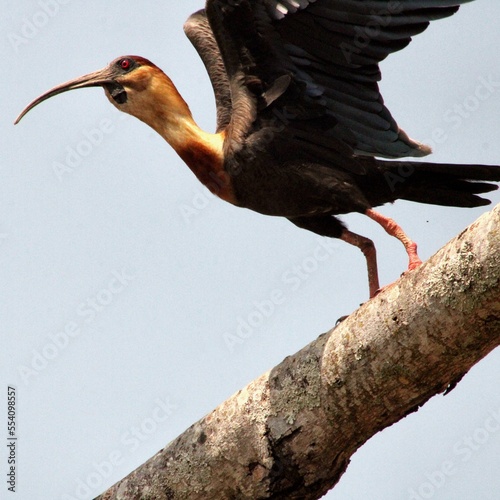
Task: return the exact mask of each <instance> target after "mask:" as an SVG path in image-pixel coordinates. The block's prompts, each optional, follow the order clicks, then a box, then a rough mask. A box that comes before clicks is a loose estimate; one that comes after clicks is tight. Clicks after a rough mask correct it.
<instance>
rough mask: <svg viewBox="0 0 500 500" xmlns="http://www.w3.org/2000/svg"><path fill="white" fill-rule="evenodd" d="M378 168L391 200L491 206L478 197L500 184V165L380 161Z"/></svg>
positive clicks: (459, 205)
mask: <svg viewBox="0 0 500 500" xmlns="http://www.w3.org/2000/svg"><path fill="white" fill-rule="evenodd" d="M377 166H378V167H379V171H381V173H382V175H383V178H384V183H386V184H387V185H386V186H385V187H386V188H389V192H390V193H391V194H390V196H391V198H392V199H391V200H390V201H394V200H397V199H404V200H410V201H416V202H419V203H430V204H432V205H445V206H452V207H478V206H481V205H488V204H489V203H491V202H490V200H488V199H486V198H482V197H481V196H478V195H479V194H482V193H488V192H490V191H494V190H495V189H497V188H498V186H497V185H496V184H492V182H500V166H496V165H456V164H447V163H427V162H416V161H385V160H377ZM485 181H488V182H485ZM387 194H388V193H387ZM387 201H389V200H387Z"/></svg>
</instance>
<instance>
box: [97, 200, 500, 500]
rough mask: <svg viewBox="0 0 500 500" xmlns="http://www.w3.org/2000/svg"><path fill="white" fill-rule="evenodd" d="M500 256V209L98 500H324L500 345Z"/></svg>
mask: <svg viewBox="0 0 500 500" xmlns="http://www.w3.org/2000/svg"><path fill="white" fill-rule="evenodd" d="M499 255H500V205H499V206H497V207H496V208H495V209H494V210H493V211H492V212H489V213H487V214H484V215H483V216H482V217H480V218H479V219H478V220H477V221H476V222H474V223H473V224H472V225H471V226H469V227H468V228H467V229H466V230H464V231H463V232H462V233H461V234H459V235H458V236H457V237H456V238H454V239H453V240H452V241H451V242H449V243H448V244H447V245H446V246H445V247H444V248H442V249H441V250H440V251H439V252H438V253H437V254H436V255H434V256H433V257H432V258H431V259H429V261H427V262H426V263H424V265H423V266H421V267H420V268H419V269H418V270H416V271H412V272H409V273H407V274H406V275H405V276H404V277H403V278H401V279H400V280H399V281H398V282H397V283H396V284H394V285H393V286H390V287H388V288H387V289H386V290H384V291H383V292H381V293H380V294H379V295H378V296H377V297H375V298H374V299H372V300H370V301H369V302H367V303H366V304H364V305H363V306H362V307H360V308H359V309H358V310H357V311H356V312H354V313H353V314H351V316H349V317H348V318H347V319H346V320H345V321H343V322H342V323H341V324H340V325H339V326H337V327H336V328H334V329H333V330H332V331H330V332H329V333H327V334H324V335H321V336H320V337H319V338H318V339H317V340H315V341H314V342H312V343H311V344H309V345H308V346H306V347H305V348H304V349H302V350H301V351H299V352H298V353H296V354H295V355H293V356H289V357H288V358H286V359H285V360H284V361H283V362H282V363H281V364H279V365H278V366H276V367H275V368H273V369H272V370H270V371H269V372H267V373H265V374H264V375H262V376H261V377H259V378H258V379H256V380H255V381H253V382H252V383H250V384H249V385H248V386H247V387H245V388H244V389H242V390H241V391H239V392H238V393H236V394H235V395H234V396H232V397H231V398H229V399H228V400H227V401H225V402H224V403H222V404H221V405H220V406H219V407H218V408H216V409H215V410H214V411H213V412H212V413H210V414H209V415H207V416H206V417H204V418H203V419H201V420H200V421H199V422H197V423H195V424H194V425H192V426H191V427H190V428H189V429H187V430H186V431H185V432H184V433H183V434H182V435H181V436H179V437H178V438H177V439H175V440H174V441H172V442H171V443H170V444H169V445H168V446H167V447H166V448H164V449H163V450H161V451H160V452H158V453H157V454H156V455H155V456H154V457H153V458H151V459H150V460H148V461H147V462H146V463H145V464H143V465H141V466H140V467H139V468H138V469H136V470H135V471H134V472H132V473H131V474H130V475H129V476H127V477H126V478H125V479H123V480H122V481H120V482H119V483H117V484H115V485H114V486H113V487H112V488H110V489H109V490H108V491H107V492H105V493H104V494H103V495H101V496H100V497H98V498H99V499H100V500H110V499H122V500H125V499H139V498H141V499H144V500H145V499H151V500H153V499H154V500H159V499H188V498H189V499H203V500H207V499H217V500H221V499H230V498H231V499H234V498H252V499H256V498H260V499H264V498H274V499H277V498H286V499H292V498H301V499H313V498H319V497H320V496H322V495H323V494H325V493H326V492H327V491H328V490H329V489H330V488H332V487H333V486H334V485H335V483H336V482H337V481H338V480H339V478H340V477H341V475H342V474H343V472H344V471H345V469H346V467H347V465H348V463H349V459H350V457H351V455H352V454H353V453H354V452H355V451H356V450H357V449H358V448H359V447H360V446H361V445H362V444H363V443H364V442H366V441H367V440H368V439H369V438H370V437H371V436H373V435H374V434H375V433H377V432H378V431H380V430H382V429H384V428H385V427H387V426H389V425H391V424H393V423H394V422H397V421H398V420H400V419H401V418H403V417H404V416H405V415H407V414H408V413H410V412H413V411H415V410H417V409H418V408H419V407H420V406H421V405H423V404H424V403H425V402H426V401H427V400H428V399H429V398H431V397H432V396H433V395H435V394H438V393H441V392H443V391H445V390H446V389H447V388H450V387H451V388H452V387H453V386H454V384H455V383H456V382H457V381H458V380H460V378H461V377H462V376H463V375H464V374H465V373H467V371H468V370H469V369H470V368H471V367H472V366H473V365H474V364H475V363H477V362H478V361H479V360H480V359H481V358H483V357H484V356H486V354H488V353H489V352H490V351H491V350H492V349H493V348H494V347H496V346H497V345H498V344H499V343H500V300H499V297H500V263H499V257H498V256H499Z"/></svg>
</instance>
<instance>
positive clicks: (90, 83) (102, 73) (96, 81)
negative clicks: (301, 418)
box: [14, 66, 115, 125]
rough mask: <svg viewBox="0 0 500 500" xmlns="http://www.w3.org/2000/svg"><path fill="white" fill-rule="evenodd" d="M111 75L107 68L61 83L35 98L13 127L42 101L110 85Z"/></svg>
mask: <svg viewBox="0 0 500 500" xmlns="http://www.w3.org/2000/svg"><path fill="white" fill-rule="evenodd" d="M113 76H115V75H113V73H112V71H111V69H110V68H109V66H107V67H106V68H103V69H101V70H99V71H94V72H93V73H89V74H87V75H83V76H80V77H78V78H75V79H74V80H70V81H69V82H65V83H61V84H60V85H57V86H56V87H54V88H52V89H50V90H48V91H47V92H45V93H44V94H42V95H41V96H40V97H37V98H36V99H35V100H34V101H32V102H30V103H29V104H28V105H27V106H26V107H25V108H24V109H23V110H22V111H21V114H20V115H19V116H18V117H17V118H16V121H15V122H14V125H16V124H17V123H19V122H20V120H21V118H22V117H23V116H24V115H25V114H26V113H27V112H28V111H30V110H31V109H33V108H34V107H35V106H37V105H38V104H40V103H41V102H42V101H45V100H46V99H49V98H50V97H53V96H55V95H57V94H61V93H62V92H67V91H68V90H74V89H83V88H85V87H103V86H105V85H106V84H112V83H114V81H113Z"/></svg>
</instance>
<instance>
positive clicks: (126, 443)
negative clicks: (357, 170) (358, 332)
mask: <svg viewBox="0 0 500 500" xmlns="http://www.w3.org/2000/svg"><path fill="white" fill-rule="evenodd" d="M201 6H202V2H200V1H198V0H196V1H193V0H183V1H182V2H173V1H170V2H168V1H165V2H154V1H152V0H149V1H143V2H140V3H139V2H132V1H128V0H127V1H122V2H108V3H106V4H104V3H103V2H98V1H96V0H87V1H85V2H84V1H82V0H67V1H64V2H63V1H62V0H58V1H56V0H40V1H38V2H28V1H17V2H8V5H6V6H4V8H3V9H2V11H1V12H0V28H1V33H2V37H1V38H0V48H1V49H0V50H1V53H2V55H3V57H2V61H3V84H2V89H3V92H2V93H1V94H0V99H1V110H2V113H1V115H0V130H1V137H2V145H3V149H2V151H3V154H2V162H1V164H0V179H1V181H0V317H1V322H0V335H1V338H2V343H3V345H4V349H3V350H2V353H3V354H2V361H1V364H0V380H1V382H2V388H1V391H2V396H1V397H0V421H1V422H4V423H3V424H2V425H5V421H6V391H7V386H8V385H14V386H15V387H16V388H17V395H18V402H19V405H18V426H19V428H18V436H19V441H18V458H19V468H18V482H17V489H18V491H17V494H16V496H15V498H16V499H17V500H33V499H56V500H68V499H70V498H73V499H74V498H93V497H95V496H96V495H97V494H99V493H101V492H102V491H103V490H104V489H105V488H106V487H107V486H110V485H111V484H113V483H114V482H116V481H117V480H119V479H120V478H122V477H123V476H125V475H126V474H127V473H128V472H130V471H131V470H133V469H134V468H136V467H137V466H139V465H140V464H141V463H142V462H144V461H145V460H146V459H147V458H149V457H150V456H152V455H153V454H154V453H155V452H156V451H158V450H159V449H160V448H162V447H163V446H164V445H165V444H167V443H168V442H169V441H170V440H171V439H173V438H175V437H176V436H177V435H178V434H179V433H181V432H182V431H183V430H184V429H185V428H187V427H188V426H189V425H191V424H192V423H193V422H195V421H196V420H198V419H199V418H201V417H202V416H203V415H205V414H206V413H208V412H209V411H210V410H212V409H213V408H214V407H216V406H217V405H218V404H219V403H221V402H222V401H223V400H225V399H226V398H227V397H229V396H230V395H231V394H233V393H234V392H235V391H237V390H238V389H240V388H241V387H243V386H244V385H246V384H247V383H248V382H250V381H251V380H253V379H254V378H256V377H257V376H259V375H260V374H261V373H263V372H264V371H266V370H268V369H269V368H271V367H273V366H274V365H275V364H277V363H279V362H280V361H281V360H282V359H283V358H285V357H286V356H287V355H289V354H292V353H294V352H296V351H297V350H299V349H300V348H301V347H303V346H304V345H306V344H307V343H309V342H310V341H311V340H313V339H315V338H316V337H317V336H318V335H319V334H320V333H322V332H324V331H327V330H328V329H330V328H331V327H332V326H333V325H334V323H335V320H336V319H337V318H338V317H339V316H342V315H344V314H347V313H349V312H350V311H352V310H353V309H354V308H356V307H357V305H358V304H359V303H361V302H363V301H365V300H366V298H367V283H366V271H365V264H364V261H363V258H362V255H361V253H360V252H359V251H357V250H356V249H354V248H351V247H349V246H348V245H345V244H343V243H342V242H337V241H332V242H328V243H326V242H325V241H324V240H321V239H319V238H317V237H316V236H315V235H313V234H310V233H307V232H305V231H301V230H299V229H297V228H296V227H294V226H292V225H291V224H290V223H289V222H287V221H286V220H281V219H277V218H275V219H273V218H270V217H264V216H261V215H258V214H255V213H252V212H249V211H247V210H241V209H237V208H235V207H232V206H230V205H228V204H225V203H224V202H222V201H220V200H217V199H215V198H213V197H212V196H211V195H209V194H207V192H206V191H205V189H204V188H202V187H201V186H200V185H199V184H198V183H197V181H196V179H195V178H194V176H193V175H192V174H191V172H190V171H189V170H188V169H187V168H186V167H185V166H184V165H183V163H182V161H181V160H180V159H179V158H177V157H176V156H175V154H174V152H173V151H172V150H171V149H170V148H169V146H168V145H167V144H166V143H165V142H164V141H163V139H162V138H161V137H159V136H157V135H156V134H155V133H154V132H153V131H152V130H150V129H148V128H147V127H146V126H145V125H144V124H143V123H141V122H139V121H137V120H135V119H133V118H131V117H127V116H125V115H123V114H120V113H119V112H118V111H116V110H115V109H114V108H113V107H112V106H111V105H110V104H109V103H108V101H107V100H106V99H105V97H104V95H103V91H102V90H101V89H86V90H79V91H74V92H70V93H67V94H64V95H61V96H58V97H56V98H54V99H51V100H49V101H47V102H45V103H43V104H42V105H41V106H39V107H37V108H36V109H35V110H33V111H32V112H31V113H30V114H29V115H28V116H27V117H25V118H24V120H23V121H22V122H21V123H20V124H19V125H18V126H16V127H14V126H13V125H12V122H13V120H14V118H15V117H16V116H17V114H18V113H19V112H20V111H21V109H22V108H23V107H24V106H25V105H26V104H27V103H28V102H29V101H31V100H32V99H33V98H35V97H36V96H38V95H39V94H40V93H42V92H44V91H46V90H47V89H49V88H50V87H52V86H53V85H55V84H58V83H61V82H63V81H66V80H68V79H71V78H74V77H76V76H79V75H81V74H84V73H87V72H90V71H94V70H96V69H99V68H101V67H103V66H105V65H106V64H107V63H108V62H109V61H111V60H112V59H114V58H115V57H117V56H119V55H122V54H130V53H131V54H139V55H142V56H144V57H147V58H149V59H151V60H152V61H153V62H155V63H156V64H157V65H158V66H160V67H161V68H162V69H164V70H165V71H166V72H167V73H168V74H169V75H170V76H171V78H172V79H173V80H174V82H175V83H176V84H177V85H178V87H179V90H180V91H181V93H182V94H183V96H184V97H185V99H186V100H187V102H188V103H189V104H190V106H191V109H192V111H193V114H194V116H195V118H196V119H197V121H198V122H199V124H200V125H201V126H203V127H204V128H205V129H207V130H210V131H212V130H213V129H214V124H215V116H214V106H213V97H212V91H211V88H210V84H209V82H208V79H207V77H206V75H205V72H204V69H203V67H202V64H201V62H200V60H199V59H198V56H197V54H196V53H195V51H194V49H193V48H192V47H191V45H190V44H189V41H188V40H187V39H186V38H185V36H184V34H183V32H182V25H183V22H184V20H185V19H186V17H187V16H188V15H189V14H190V13H191V12H193V11H195V10H197V9H198V8H200V7H201ZM498 19H500V4H499V3H498V2H495V1H494V0H483V1H477V2H473V3H472V4H470V5H466V6H464V7H463V8H462V9H461V11H460V12H459V13H458V14H457V15H455V16H454V17H453V18H451V19H448V20H445V21H441V22H436V23H434V24H433V26H431V28H430V29H429V30H428V31H427V32H425V33H424V34H422V35H420V36H418V37H416V39H415V41H414V42H413V43H412V44H411V46H410V47H408V48H407V49H405V50H404V51H402V52H401V53H398V54H396V55H394V56H392V57H391V58H390V59H389V60H388V61H387V62H385V63H384V65H383V71H384V80H383V82H382V89H383V94H384V97H385V101H386V103H387V105H388V107H389V109H391V111H392V112H393V115H394V116H395V118H396V119H397V120H398V122H399V124H400V125H401V126H402V127H403V128H404V129H405V130H406V131H407V132H408V133H409V135H410V136H412V137H414V138H416V139H419V140H422V141H426V140H427V142H433V143H434V144H433V146H434V149H435V154H434V155H433V157H432V159H433V161H442V162H463V163H465V162H476V163H491V164H495V163H500V121H499V120H500V118H499V117H500V62H499V60H498V56H497V52H498V47H499V46H500V35H499V31H498ZM485 82H487V83H486V84H485ZM485 85H486V88H487V89H489V93H487V92H484V88H485V87H484V86H485ZM478 86H483V87H482V90H481V91H480V92H479V93H480V95H481V96H482V98H481V100H479V99H477V98H475V95H476V93H477V89H478ZM62 165H66V167H69V168H61V166H62ZM492 199H493V200H494V201H495V202H496V203H498V202H499V201H500V196H499V194H498V193H494V194H493V196H492ZM381 211H382V212H383V213H385V214H388V215H390V216H394V217H395V218H396V219H397V220H398V222H400V223H401V225H403V227H404V228H405V229H406V230H407V232H408V233H409V234H410V235H411V236H412V237H413V238H414V239H415V240H416V241H417V242H418V243H419V249H420V253H421V256H422V258H428V257H429V256H430V255H432V254H433V253H434V252H435V251H436V250H437V249H438V248H440V247H441V246H442V245H443V244H444V243H445V242H446V241H448V240H449V239H451V238H452V237H453V236H454V235H455V234H457V233H458V232H459V231H460V230H462V229H463V228H464V227H465V226H466V225H467V224H469V223H470V222H472V221H473V220H475V219H476V218H477V217H478V216H479V215H480V214H481V213H482V212H484V211H485V210H484V209H475V210H464V209H447V208H442V207H432V206H424V205H416V204H411V203H404V202H398V203H396V204H395V205H394V206H390V207H384V208H382V209H381ZM365 219H366V218H365V217H362V216H347V217H345V220H346V221H347V222H348V224H349V227H350V228H351V229H352V230H354V231H356V232H358V233H361V234H364V235H366V236H369V237H372V238H373V239H374V240H375V243H376V245H377V248H378V255H379V266H380V273H381V282H382V283H384V284H386V283H388V282H391V281H393V280H394V279H396V278H397V277H398V276H399V274H400V273H401V272H402V271H403V269H404V268H405V265H406V256H405V253H404V251H403V249H402V247H401V245H400V244H399V243H398V242H396V241H393V240H392V238H390V237H389V236H387V235H386V234H385V233H384V232H383V231H382V230H381V229H380V228H379V227H377V226H376V224H374V223H373V222H371V221H370V220H365ZM322 245H323V246H322ZM324 245H327V248H326V249H324ZM321 249H324V250H321ZM318 256H320V257H319V258H318ZM298 269H301V271H300V272H299V271H298ZM299 273H300V275H301V276H302V277H301V278H297V276H299ZM269 301H274V303H273V306H272V307H271V306H269ZM264 303H266V304H267V309H266V310H265V312H264V313H262V312H259V310H262V311H264V310H263V309H262V308H263V307H264V306H263V304H264ZM249 322H250V323H252V324H253V325H254V326H252V327H251V329H250V328H249V327H244V326H241V325H243V324H248V323H249ZM61 332H64V333H61ZM238 332H239V333H240V334H241V336H242V337H245V338H243V339H242V341H241V343H238V344H236V345H228V344H227V342H226V341H225V338H226V337H227V334H230V335H235V334H237V333H238ZM499 361H500V354H499V352H498V351H497V352H494V353H492V354H491V355H490V356H489V357H488V358H487V359H485V360H484V361H482V362H481V363H480V364H479V365H478V366H477V367H475V368H474V369H473V370H472V371H471V373H470V374H469V375H468V376H467V377H465V379H464V380H463V381H462V382H461V383H460V384H459V386H458V387H457V388H456V389H455V390H454V391H453V392H452V393H451V394H450V395H449V396H446V397H442V396H439V397H436V398H434V399H433V400H432V401H431V402H430V403H428V404H427V405H426V406H425V407H424V408H423V409H421V410H420V411H419V412H418V413H416V414H413V415H411V416H409V417H407V418H406V419H405V420H404V421H402V422H400V423H398V424H396V425H394V426H392V427H391V428H390V429H387V430H385V431H384V432H382V433H380V434H379V435H377V436H376V437H374V438H373V439H372V440H371V441H370V442H369V443H367V444H366V445H365V446H364V447H363V448H362V449H361V450H360V451H359V452H358V453H356V454H355V456H354V457H353V460H352V464H351V465H350V466H349V468H348V470H347V473H346V474H345V475H344V476H343V478H342V479H341V481H340V483H339V485H338V486H337V487H336V488H335V490H333V491H332V492H331V493H329V494H328V496H327V498H329V499H331V500H345V499H349V500H350V499H353V500H358V499H370V500H400V499H403V500H406V499H411V498H412V497H414V498H433V499H440V500H444V499H446V500H451V499H453V500H469V499H471V498H475V499H496V498H498V491H500V479H499V475H498V453H499V449H500V432H498V430H500V427H499V426H498V424H497V425H496V426H495V425H493V424H494V423H495V422H497V420H494V417H493V416H495V417H496V418H498V420H500V392H499V390H498V387H499V378H500V368H499ZM492 415H493V416H492ZM4 429H5V427H4ZM497 429H498V430H497ZM4 435H5V432H4V433H3V434H2V436H4ZM3 439H5V438H3ZM4 442H5V441H4ZM2 449H3V450H4V451H2V452H1V453H0V471H1V476H2V477H3V478H5V474H6V470H7V469H6V467H7V464H6V461H7V457H6V455H5V447H4V446H2ZM433 483H434V484H433ZM412 492H414V493H415V495H418V496H416V497H415V496H414V494H413V493H412ZM7 493H8V492H7V484H6V482H4V480H2V484H0V497H1V498H9V497H7ZM13 498H14V497H13Z"/></svg>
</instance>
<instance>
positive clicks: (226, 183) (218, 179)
mask: <svg viewBox="0 0 500 500" xmlns="http://www.w3.org/2000/svg"><path fill="white" fill-rule="evenodd" d="M178 153H179V155H180V157H181V158H182V159H183V160H184V162H185V163H186V165H187V166H188V167H189V168H190V169H191V171H192V172H193V173H194V174H195V175H196V177H197V178H198V180H199V181H200V182H201V183H202V184H203V185H205V186H206V187H207V188H208V189H209V190H210V192H211V193H213V194H214V195H216V196H218V197H219V198H221V199H222V200H224V201H227V202H229V203H232V204H233V205H239V203H238V199H237V197H236V193H235V190H234V185H233V181H232V177H231V176H230V175H229V173H228V172H226V170H225V169H224V155H223V152H222V150H221V149H215V148H212V147H210V145H207V144H204V143H202V142H196V141H193V142H191V143H190V144H189V145H188V146H187V147H186V148H185V149H182V150H181V151H178Z"/></svg>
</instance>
